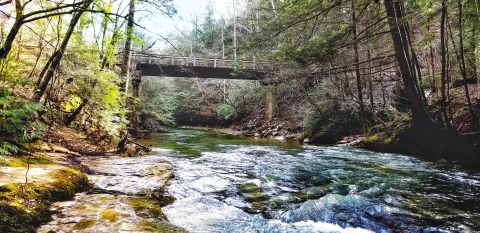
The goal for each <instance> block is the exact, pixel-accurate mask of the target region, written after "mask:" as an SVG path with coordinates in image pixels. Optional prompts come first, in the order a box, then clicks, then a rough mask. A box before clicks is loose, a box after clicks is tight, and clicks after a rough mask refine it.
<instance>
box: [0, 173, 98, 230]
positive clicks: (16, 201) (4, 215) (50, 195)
mask: <svg viewBox="0 0 480 233" xmlns="http://www.w3.org/2000/svg"><path fill="white" fill-rule="evenodd" d="M52 177H53V178H54V181H53V182H48V183H27V184H22V183H9V184H5V185H3V186H1V188H0V232H35V229H36V228H37V227H38V226H40V225H41V224H42V223H44V222H46V221H48V220H49V219H50V214H51V213H50V210H49V207H50V205H51V203H53V202H56V201H64V200H69V199H71V198H72V197H73V196H74V194H75V192H79V191H84V190H86V189H88V188H89V187H90V185H89V183H88V178H87V177H86V176H85V175H84V174H83V173H81V172H80V171H77V170H75V169H71V168H66V169H62V170H59V171H57V172H56V173H54V174H53V175H52Z"/></svg>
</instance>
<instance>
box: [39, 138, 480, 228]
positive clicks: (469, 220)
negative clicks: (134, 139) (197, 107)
mask: <svg viewBox="0 0 480 233" xmlns="http://www.w3.org/2000/svg"><path fill="white" fill-rule="evenodd" d="M141 143H143V144H146V145H152V146H153V152H152V155H150V156H145V157H139V158H106V159H101V160H99V161H93V162H92V167H93V169H94V170H96V171H103V173H100V174H97V175H95V176H92V177H90V180H92V181H93V183H94V185H95V186H96V187H97V188H99V189H101V190H111V191H112V193H110V194H80V195H77V198H76V200H75V201H73V202H64V203H57V204H56V205H57V206H59V207H58V209H59V210H58V211H57V212H58V214H57V215H55V216H54V221H53V222H51V223H49V224H47V225H46V226H44V227H42V228H40V232H48V230H52V229H53V230H54V231H62V230H65V229H67V228H65V227H63V228H62V227H58V226H59V225H60V226H62V221H64V222H67V223H68V222H75V223H76V224H78V223H79V222H83V223H84V225H88V228H86V229H90V231H88V230H81V229H80V230H78V232H82V231H84V232H101V231H95V230H92V229H96V230H102V229H104V230H105V232H152V231H153V230H151V229H150V230H149V229H143V228H142V229H143V230H139V229H140V228H139V227H138V226H146V225H149V224H153V223H155V221H158V222H161V220H160V219H161V218H158V219H156V218H155V217H152V216H147V217H145V216H141V215H139V214H138V213H134V212H133V210H131V207H129V206H125V205H123V203H128V202H129V201H128V199H129V198H131V195H135V194H138V193H137V192H143V191H142V190H149V189H156V188H158V181H159V180H158V179H159V178H158V174H154V173H155V171H158V170H162V169H167V167H168V165H165V164H167V163H168V162H167V161H169V162H171V163H172V164H173V171H174V174H175V177H174V178H173V179H172V180H171V181H169V182H168V183H171V184H169V185H168V184H162V183H161V182H160V186H161V185H168V193H169V194H170V195H172V196H173V197H175V199H176V200H175V201H174V202H173V203H172V204H169V205H167V206H165V207H162V212H163V215H164V218H163V219H168V221H169V222H170V223H171V224H173V225H175V226H178V227H181V228H183V229H185V230H187V231H190V232H229V233H230V232H478V231H480V195H479V194H480V171H472V170H464V169H462V168H460V167H456V166H450V165H448V166H447V165H442V164H439V163H433V162H425V161H422V160H419V159H416V158H414V157H409V156H403V155H394V154H385V153H376V152H370V151H365V150H360V149H355V148H349V147H345V146H308V145H300V144H295V143H286V142H278V141H271V140H263V139H251V138H240V137H234V136H229V135H225V134H221V133H215V132H206V131H197V130H190V129H172V130H170V131H168V132H166V133H162V134H160V135H158V136H156V137H153V138H151V139H145V140H142V141H141ZM158 164H160V166H157V165H158ZM162 164H163V165H162ZM162 174H165V173H162ZM163 176H165V175H163ZM164 178H165V177H164ZM162 179H163V178H162ZM162 179H160V180H162ZM163 180H165V179H163ZM115 192H121V193H123V194H122V195H119V194H115ZM95 195H97V196H95ZM98 195H100V196H98ZM92 199H93V200H92ZM62 208H63V209H62ZM95 208H96V209H95ZM98 208H104V209H110V210H112V209H113V210H115V213H118V214H117V215H116V216H115V218H118V220H117V221H113V222H115V224H117V225H118V226H117V227H116V228H112V227H111V226H112V224H113V223H112V221H111V222H110V223H109V222H108V221H107V223H102V221H98V222H89V221H87V220H88V219H97V220H98V219H99V218H102V214H98V212H99V211H98ZM88 211H90V212H88ZM103 213H104V212H103ZM107 213H108V211H107ZM99 216H100V217H99ZM103 217H104V218H107V219H108V217H109V216H103ZM69 218H70V219H69ZM92 221H93V220H92ZM104 222H105V221H104ZM146 223H148V224H146ZM170 223H169V224H170ZM63 225H65V224H63ZM135 226H137V227H135ZM55 227H57V228H55ZM73 227H74V226H70V228H68V229H72V228H73ZM80 227H83V225H81V226H80ZM92 227H93V228H92ZM122 227H123V228H122ZM82 229H84V228H82ZM112 229H116V230H117V231H115V230H113V231H112ZM65 232H69V231H68V230H67V231H65ZM157 232H161V231H157Z"/></svg>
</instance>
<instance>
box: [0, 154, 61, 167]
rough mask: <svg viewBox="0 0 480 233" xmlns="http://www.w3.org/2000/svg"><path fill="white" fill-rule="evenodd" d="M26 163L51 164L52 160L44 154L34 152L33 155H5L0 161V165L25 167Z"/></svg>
mask: <svg viewBox="0 0 480 233" xmlns="http://www.w3.org/2000/svg"><path fill="white" fill-rule="evenodd" d="M28 164H30V165H36V164H43V165H48V164H53V160H52V159H50V158H49V157H48V156H47V155H45V154H34V155H33V156H6V157H3V159H2V160H1V161H0V165H1V166H7V167H27V166H28Z"/></svg>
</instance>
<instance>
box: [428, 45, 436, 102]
mask: <svg viewBox="0 0 480 233" xmlns="http://www.w3.org/2000/svg"><path fill="white" fill-rule="evenodd" d="M430 69H431V77H430V79H431V84H430V85H431V86H432V93H435V92H437V84H436V82H435V80H436V77H435V56H434V54H433V45H432V43H430Z"/></svg>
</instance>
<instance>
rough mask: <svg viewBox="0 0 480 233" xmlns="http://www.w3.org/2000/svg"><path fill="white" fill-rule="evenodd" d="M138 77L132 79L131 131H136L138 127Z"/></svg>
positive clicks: (139, 81)
mask: <svg viewBox="0 0 480 233" xmlns="http://www.w3.org/2000/svg"><path fill="white" fill-rule="evenodd" d="M141 81H142V80H141V78H140V77H134V78H133V79H132V96H131V98H130V101H129V102H130V111H131V112H130V117H129V118H130V119H129V121H130V128H131V130H132V133H137V129H138V96H139V92H140V83H141Z"/></svg>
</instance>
